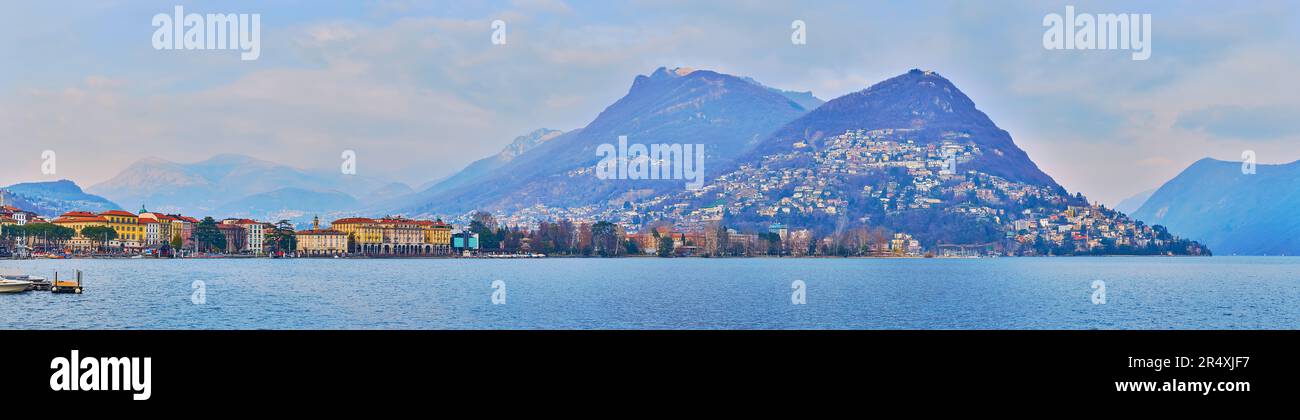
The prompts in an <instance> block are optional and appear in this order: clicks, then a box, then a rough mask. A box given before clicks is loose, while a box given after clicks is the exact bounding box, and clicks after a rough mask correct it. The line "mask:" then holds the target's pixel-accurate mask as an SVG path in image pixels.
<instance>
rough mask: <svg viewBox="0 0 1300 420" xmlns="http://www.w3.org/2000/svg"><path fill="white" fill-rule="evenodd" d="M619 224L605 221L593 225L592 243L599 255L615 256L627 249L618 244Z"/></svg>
mask: <svg viewBox="0 0 1300 420" xmlns="http://www.w3.org/2000/svg"><path fill="white" fill-rule="evenodd" d="M618 242H619V237H618V226H617V225H615V224H613V223H610V222H605V221H600V222H596V224H594V225H592V226H591V244H592V247H593V248H594V250H595V252H596V254H597V255H600V256H602V257H613V256H618V255H621V254H622V251H624V250H625V249H620V247H619V246H618Z"/></svg>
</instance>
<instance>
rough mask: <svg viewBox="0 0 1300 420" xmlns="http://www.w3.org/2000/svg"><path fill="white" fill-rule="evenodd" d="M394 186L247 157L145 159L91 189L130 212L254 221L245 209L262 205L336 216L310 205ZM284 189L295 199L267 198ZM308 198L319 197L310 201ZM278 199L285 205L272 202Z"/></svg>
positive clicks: (251, 211) (255, 213)
mask: <svg viewBox="0 0 1300 420" xmlns="http://www.w3.org/2000/svg"><path fill="white" fill-rule="evenodd" d="M390 184H391V183H390V182H388V181H385V180H382V179H378V178H372V177H367V176H364V175H345V174H342V173H340V172H338V171H326V170H303V169H297V168H293V167H290V166H286V165H282V164H278V163H273V162H269V161H265V160H261V159H257V158H253V157H249V156H245V155H238V154H220V155H216V156H213V157H211V158H209V159H206V160H203V161H200V162H195V163H177V162H172V161H168V160H164V159H158V158H147V159H143V160H140V161H138V162H135V163H134V164H132V165H131V166H129V167H128V168H126V169H125V170H123V171H121V172H120V173H118V174H117V175H116V176H114V177H113V178H111V179H109V180H108V181H105V182H103V183H100V184H97V185H95V186H92V187H90V191H92V192H94V193H96V194H100V195H103V196H105V197H110V198H111V199H112V200H114V201H116V202H119V203H130V205H131V206H133V207H132V208H135V207H136V206H146V207H148V208H149V209H151V210H154V211H160V212H166V213H183V214H192V215H212V216H216V217H226V216H239V217H252V216H261V215H260V214H259V212H258V211H257V210H258V209H256V208H250V207H246V206H244V204H248V203H261V204H264V205H267V206H270V208H273V209H276V211H280V210H283V209H298V210H301V211H333V210H340V209H334V208H323V209H322V208H311V207H310V206H308V205H307V204H309V203H317V204H319V203H341V202H343V201H346V200H338V199H337V197H336V196H335V195H336V193H343V194H346V195H348V196H350V197H351V198H353V199H354V200H355V199H356V197H365V196H367V195H369V194H371V193H373V192H375V191H376V190H380V189H382V188H391V186H390ZM286 188H288V189H292V191H294V194H279V195H277V194H271V195H264V194H267V193H271V192H274V191H279V190H283V189H286ZM308 193H311V194H315V195H317V197H315V198H314V199H306V197H305V194H308ZM277 197H280V198H282V200H283V201H279V202H274V201H271V200H275V199H276V198H277ZM229 205H234V207H233V208H236V209H246V210H248V211H247V212H241V213H239V214H222V212H225V211H230V210H231V209H232V207H229Z"/></svg>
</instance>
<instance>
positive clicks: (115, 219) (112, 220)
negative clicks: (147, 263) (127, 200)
mask: <svg viewBox="0 0 1300 420" xmlns="http://www.w3.org/2000/svg"><path fill="white" fill-rule="evenodd" d="M99 216H100V217H103V218H104V219H106V220H107V221H108V227H110V228H113V230H115V231H117V240H118V241H121V242H122V245H124V246H126V247H127V248H139V247H140V245H141V244H142V243H144V234H145V232H144V226H141V225H140V217H139V216H136V215H135V214H134V213H131V212H129V211H123V210H110V211H106V212H103V213H100V214H99Z"/></svg>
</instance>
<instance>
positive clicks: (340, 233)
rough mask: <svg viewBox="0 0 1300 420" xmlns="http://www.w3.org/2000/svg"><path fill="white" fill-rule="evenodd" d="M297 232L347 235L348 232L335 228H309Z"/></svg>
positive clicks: (299, 233)
mask: <svg viewBox="0 0 1300 420" xmlns="http://www.w3.org/2000/svg"><path fill="white" fill-rule="evenodd" d="M295 234H296V235H346V233H343V232H339V231H337V230H334V229H308V230H300V231H298V232H296V233H295Z"/></svg>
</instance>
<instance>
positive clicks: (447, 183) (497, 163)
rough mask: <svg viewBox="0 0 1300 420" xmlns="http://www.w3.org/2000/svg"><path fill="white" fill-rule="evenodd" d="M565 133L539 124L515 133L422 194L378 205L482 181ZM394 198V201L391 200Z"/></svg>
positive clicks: (392, 204)
mask: <svg viewBox="0 0 1300 420" xmlns="http://www.w3.org/2000/svg"><path fill="white" fill-rule="evenodd" d="M563 134H564V132H563V131H560V130H552V129H548V128H539V129H537V130H533V131H532V132H530V133H528V134H525V135H522V136H519V137H515V139H514V140H512V141H511V142H510V144H508V145H506V146H505V147H504V148H502V149H501V151H500V152H498V153H497V154H495V155H492V156H488V157H485V158H482V159H479V160H476V161H474V162H473V163H470V164H469V165H468V166H466V167H465V168H464V169H461V170H460V172H456V173H455V174H453V175H452V176H450V177H447V178H445V179H443V180H441V181H438V182H435V183H433V185H430V186H428V187H426V188H424V189H423V190H422V191H420V192H419V193H418V194H413V193H415V192H414V191H412V192H408V193H407V194H402V195H396V196H390V197H385V200H379V201H378V202H379V203H380V204H378V206H377V207H380V208H385V207H400V206H402V205H403V204H402V201H403V200H404V201H406V202H411V201H421V200H430V199H431V197H435V196H437V195H438V194H442V193H445V192H447V191H449V190H452V189H455V188H457V187H461V186H464V185H468V184H471V183H474V182H478V181H480V180H482V179H483V177H486V176H489V175H491V174H492V173H493V172H494V171H496V170H497V169H500V168H501V167H503V166H506V165H507V164H509V163H510V162H511V161H513V160H514V159H515V158H517V157H519V156H522V155H523V154H524V153H526V152H528V151H530V150H533V149H535V148H536V147H538V146H541V145H542V144H543V143H546V142H548V141H551V140H554V139H555V138H556V137H559V136H560V135H563ZM390 199H391V200H394V201H389V200H390Z"/></svg>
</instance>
